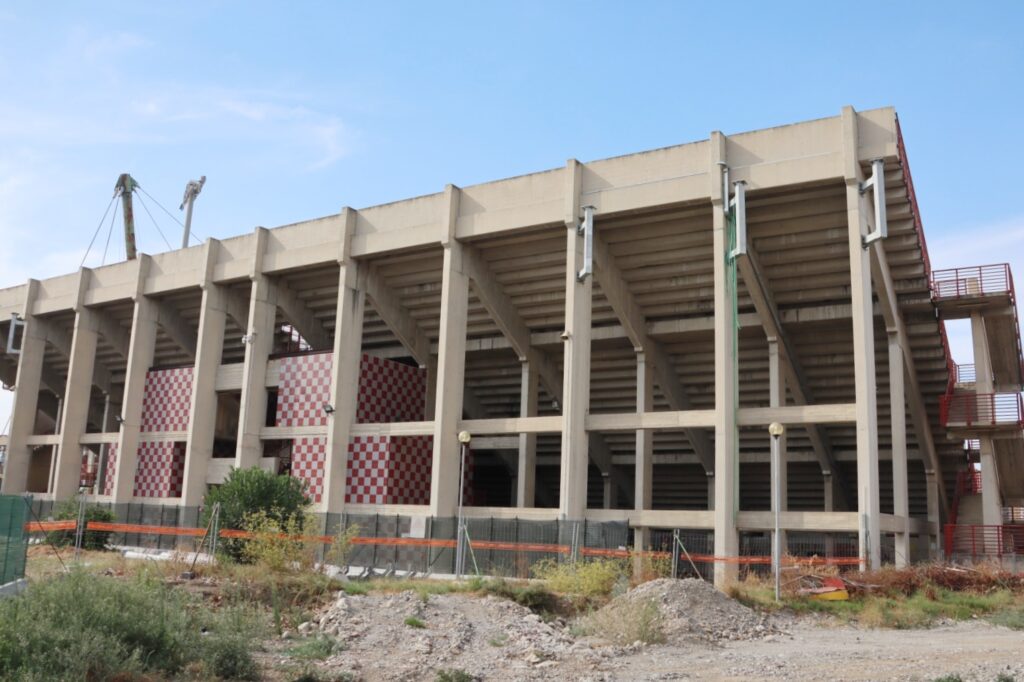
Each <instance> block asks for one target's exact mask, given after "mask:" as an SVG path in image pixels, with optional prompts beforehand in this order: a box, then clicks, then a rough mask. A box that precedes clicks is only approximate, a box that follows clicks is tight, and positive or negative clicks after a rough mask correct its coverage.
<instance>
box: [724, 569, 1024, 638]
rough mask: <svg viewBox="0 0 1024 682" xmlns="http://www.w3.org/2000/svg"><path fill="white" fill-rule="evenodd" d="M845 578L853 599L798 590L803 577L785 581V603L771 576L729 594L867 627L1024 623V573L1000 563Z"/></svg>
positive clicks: (754, 579)
mask: <svg viewBox="0 0 1024 682" xmlns="http://www.w3.org/2000/svg"><path fill="white" fill-rule="evenodd" d="M829 574H831V575H835V574H836V571H835V570H834V569H833V570H828V571H826V570H817V569H816V570H815V575H817V576H819V577H821V576H824V575H829ZM793 575H794V574H793V573H792V572H790V576H793ZM797 577H799V576H797ZM843 577H844V578H845V579H846V582H847V587H848V590H849V592H850V596H851V598H850V600H849V601H821V600H815V599H811V598H809V597H807V596H803V595H800V594H799V593H798V591H797V590H798V588H799V587H800V585H801V584H802V581H800V580H798V579H794V578H793V577H790V578H789V579H788V580H786V581H785V582H784V585H785V589H784V590H783V595H782V601H781V603H776V602H775V598H774V589H773V582H772V581H771V578H770V577H764V578H762V577H757V576H751V577H748V578H747V579H746V580H743V581H739V582H737V583H735V584H733V585H731V586H730V588H729V590H728V593H729V595H730V596H732V597H734V598H736V599H738V600H739V601H741V602H743V603H744V604H747V605H748V606H751V607H754V608H758V609H761V610H768V611H772V610H777V609H782V608H785V609H789V610H791V611H793V612H796V613H824V614H828V615H831V616H834V617H836V618H838V619H840V620H842V621H846V622H855V623H858V624H860V625H863V626H865V627H876V628H912V627H927V626H929V625H931V624H934V623H935V622H936V621H939V620H942V619H951V620H966V619H971V618H986V619H989V620H992V621H993V622H996V623H997V624H1005V625H1007V626H1009V627H1013V624H1015V623H1017V622H1018V620H1019V621H1020V622H1021V624H1022V625H1024V616H1022V615H1021V614H1024V577H1022V576H1015V575H1013V574H1010V573H1007V572H1005V571H1002V570H1000V569H998V568H995V567H985V566H982V567H976V568H972V569H965V568H960V567H951V566H945V565H942V564H922V565H919V566H913V567H910V568H905V569H896V568H892V567H886V568H883V569H880V570H877V571H870V572H866V573H853V572H851V573H847V574H845V575H844V576H843Z"/></svg>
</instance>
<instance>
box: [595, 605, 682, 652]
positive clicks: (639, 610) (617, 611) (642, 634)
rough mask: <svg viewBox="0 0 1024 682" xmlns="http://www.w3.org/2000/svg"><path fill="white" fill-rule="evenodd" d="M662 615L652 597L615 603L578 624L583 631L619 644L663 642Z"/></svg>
mask: <svg viewBox="0 0 1024 682" xmlns="http://www.w3.org/2000/svg"><path fill="white" fill-rule="evenodd" d="M664 621H665V619H664V616H663V615H662V613H661V609H660V608H658V604H657V602H655V601H654V600H653V599H636V600H627V601H623V602H617V603H614V605H613V606H606V607H605V608H603V609H600V610H598V611H594V612H593V613H591V614H590V615H589V616H586V617H585V618H584V619H583V622H582V623H581V625H582V629H583V631H584V632H585V634H592V635H596V636H598V637H601V638H602V639H606V640H608V641H609V642H613V643H615V644H619V645H626V644H632V643H633V642H643V643H645V644H657V643H659V642H664V641H665V633H664V631H663V630H662V628H663V625H664Z"/></svg>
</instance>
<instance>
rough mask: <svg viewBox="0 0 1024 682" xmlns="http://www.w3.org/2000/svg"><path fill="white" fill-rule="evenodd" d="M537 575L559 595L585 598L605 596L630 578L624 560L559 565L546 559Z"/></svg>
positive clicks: (536, 571) (536, 566) (537, 570)
mask: <svg viewBox="0 0 1024 682" xmlns="http://www.w3.org/2000/svg"><path fill="white" fill-rule="evenodd" d="M533 574H534V575H535V576H536V577H537V578H540V579H541V580H543V581H544V582H546V583H547V584H548V587H550V588H551V589H552V590H554V591H555V592H562V593H564V594H573V595H579V596H582V597H603V596H607V595H609V594H610V593H611V591H612V588H614V587H615V584H616V583H617V582H619V581H620V580H621V579H622V578H623V577H626V576H628V575H629V565H628V562H627V561H624V560H622V559H597V560H594V561H577V562H575V563H558V562H556V561H553V560H551V559H544V560H543V561H539V562H537V563H536V564H534V566H533Z"/></svg>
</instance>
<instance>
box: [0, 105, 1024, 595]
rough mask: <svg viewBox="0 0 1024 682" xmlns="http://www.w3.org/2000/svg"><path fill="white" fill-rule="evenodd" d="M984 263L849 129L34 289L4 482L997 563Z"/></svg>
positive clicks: (201, 251) (53, 493)
mask: <svg viewBox="0 0 1024 682" xmlns="http://www.w3.org/2000/svg"><path fill="white" fill-rule="evenodd" d="M130 190H131V188H130V187H129V188H128V189H127V190H126V191H128V192H129V193H130ZM964 265H965V266H970V267H964V268H962V269H957V270H951V271H936V270H933V269H932V268H931V266H930V264H929V260H928V250H927V247H926V244H925V235H924V232H923V229H922V224H921V219H920V212H919V210H918V206H917V202H916V200H915V195H914V185H913V182H912V180H911V174H910V166H909V164H908V160H907V154H906V150H905V148H904V144H903V139H902V136H901V133H900V127H899V122H898V120H897V118H896V113H895V111H894V110H893V109H891V108H884V109H875V110H871V111H864V112H856V111H854V110H853V109H852V108H849V107H847V108H845V109H843V111H842V112H841V113H840V115H838V116H835V117H831V118H825V119H820V120H815V121H808V122H804V123H797V124H793V125H788V126H783V127H778V128H771V129H766V130H759V131H754V132H748V133H742V134H737V135H723V134H721V133H718V132H715V133H712V134H711V135H710V137H709V138H708V139H706V140H701V141H698V142H693V143H690V144H683V145H679V146H672V147H665V148H663V149H657V150H653V151H647V152H641V153H637V154H631V155H627V156H622V157H617V158H611V159H605V160H600V161H592V162H587V163H582V162H579V161H576V160H570V161H569V162H568V163H567V164H566V165H565V166H564V167H560V168H555V169H552V170H547V171H543V172H539V173H534V174H530V175H524V176H520V177H514V178H508V179H505V180H498V181H495V182H488V183H484V184H480V185H474V186H470V187H462V188H460V187H455V186H452V185H448V186H447V187H445V188H444V189H443V190H442V191H439V192H437V193H436V194H431V195H427V196H420V197H415V198H412V199H406V200H403V201H397V202H395V203H391V204H385V205H381V206H372V207H369V208H364V209H359V210H356V209H352V208H349V207H344V208H342V209H341V210H340V211H339V213H337V214H335V215H330V216H326V217H322V218H317V219H313V220H309V221H305V222H301V223H297V224H293V225H286V226H282V227H277V228H274V229H265V228H262V227H259V228H256V229H255V231H254V232H252V233H250V234H246V235H242V236H238V237H233V238H230V239H224V240H214V239H210V240H207V241H206V242H205V243H204V244H203V245H201V246H195V247H192V248H183V249H181V250H177V251H170V252H167V253H162V254H158V255H152V256H148V255H139V256H138V257H137V258H134V259H130V260H127V261H125V262H120V263H116V264H113V265H108V266H104V267H99V268H92V269H90V268H83V269H81V270H79V271H78V272H76V273H72V274H69V275H65V276H62V277H54V278H50V279H45V280H30V281H29V282H28V283H26V284H22V285H19V286H15V287H11V288H8V289H3V290H0V319H2V320H3V323H2V325H3V328H2V329H0V331H2V333H3V336H4V338H6V339H7V344H6V353H5V354H3V355H2V356H0V371H2V378H3V380H4V382H5V383H6V384H8V385H10V386H13V387H14V396H15V399H14V411H13V416H12V420H11V427H10V434H9V436H8V439H7V441H6V443H5V445H6V449H7V457H6V469H5V471H4V477H3V491H4V492H6V493H21V492H26V491H27V492H31V493H32V494H33V495H34V496H35V497H37V498H40V499H44V500H46V499H49V500H63V499H66V498H69V497H71V496H72V495H74V494H75V493H76V492H78V491H79V489H80V487H82V486H84V487H85V488H86V489H87V492H89V493H90V494H91V495H94V496H95V498H96V499H97V500H98V501H101V502H110V503H115V504H120V503H145V504H151V505H162V506H164V507H166V506H177V507H179V508H195V507H198V506H199V505H200V504H201V502H202V500H203V496H204V494H205V492H206V490H207V488H208V486H210V485H216V484H218V483H219V482H221V481H222V480H223V479H224V477H225V476H226V475H227V473H228V471H229V469H230V468H231V467H257V466H258V467H264V468H267V469H270V470H274V471H279V472H289V473H290V474H291V475H292V476H296V477H299V478H301V479H302V480H303V481H305V483H306V484H307V491H308V494H309V496H310V497H311V498H312V500H313V501H314V503H315V508H316V509H317V510H318V511H320V512H326V513H338V512H346V513H361V514H389V515H392V516H400V517H402V518H409V519H412V520H413V522H412V523H411V524H410V525H409V529H410V530H409V531H408V532H409V533H411V534H413V535H415V534H416V533H417V530H416V529H417V528H422V524H421V523H418V522H417V520H419V519H423V518H428V519H429V518H435V519H436V518H451V517H453V516H455V515H456V513H457V509H458V507H459V506H460V503H463V504H465V505H466V506H465V511H464V513H465V515H466V516H467V517H469V518H471V519H481V518H486V519H492V520H503V519H506V520H507V519H520V520H530V521H557V520H561V521H578V520H587V521H588V522H618V523H620V524H621V523H628V526H629V528H630V529H631V533H630V538H631V540H630V542H633V543H635V544H636V545H638V546H643V545H649V543H650V538H651V534H652V533H657V532H659V531H662V530H664V529H687V530H688V531H689V532H699V533H704V534H705V535H706V536H707V537H708V538H713V540H711V541H710V545H709V551H713V555H714V556H713V559H712V561H713V563H714V566H715V569H714V573H715V578H716V581H717V582H719V584H721V581H722V580H725V579H727V578H728V577H729V576H730V574H731V572H732V571H734V570H735V567H736V565H737V561H736V560H735V558H736V557H738V556H740V555H741V554H744V553H749V552H748V551H747V550H746V549H745V547H744V542H745V541H746V539H747V538H750V537H763V536H764V533H765V532H767V531H770V529H771V528H772V527H773V522H774V514H773V513H772V512H773V511H774V510H773V505H775V504H777V505H778V507H779V509H780V510H781V514H780V523H781V528H782V529H783V531H785V532H786V533H789V534H790V536H791V538H798V537H800V536H801V534H804V535H807V534H816V535H818V536H821V537H831V538H840V539H841V538H847V539H848V542H849V545H850V547H851V556H853V557H857V558H859V559H860V561H861V562H862V563H863V564H865V565H870V566H876V565H878V564H879V563H880V562H881V561H883V560H887V561H894V562H896V563H904V562H906V561H909V560H912V559H918V558H925V557H928V556H934V555H935V553H936V552H940V551H942V550H943V549H944V547H947V544H948V543H947V542H946V540H947V539H946V538H943V537H942V535H941V531H942V528H943V524H956V525H950V526H948V528H951V529H952V530H950V531H949V540H950V541H951V542H954V543H955V542H958V541H959V540H958V539H957V538H959V537H960V536H958V535H957V533H960V532H961V531H959V530H958V529H959V528H965V529H969V532H970V533H971V538H972V542H973V543H974V544H975V546H976V547H977V546H978V543H980V546H981V547H982V548H983V549H986V550H987V551H991V552H999V553H1001V552H1006V551H1008V549H1007V547H1006V545H1005V543H1006V542H1007V537H1009V538H1010V540H1012V539H1013V537H1018V538H1019V537H1021V536H1020V535H1019V534H1013V533H1012V532H1010V530H1007V529H1012V527H1011V526H1010V525H1009V524H1010V523H1012V521H1013V520H1014V519H1013V518H1012V516H1013V512H1012V508H1014V507H1018V506H1022V505H1024V436H1022V429H1024V416H1022V412H1024V408H1022V404H1021V393H1020V391H1021V389H1022V383H1024V376H1022V374H1024V363H1022V356H1021V344H1020V338H1019V332H1018V329H1019V325H1018V321H1017V312H1016V303H1015V300H1014V289H1013V283H1012V279H1011V275H1010V272H1009V268H1008V267H1007V266H1004V265H999V266H984V267H974V266H975V265H976V264H971V263H967V264H964ZM955 318H969V319H970V321H971V327H972V330H973V339H974V355H975V364H974V366H973V367H965V366H959V367H958V366H957V365H956V364H955V363H954V359H953V358H952V357H951V354H950V351H949V347H948V344H947V342H946V335H945V327H944V320H947V319H955ZM773 422H778V423H781V424H783V425H785V426H786V431H785V434H784V435H782V436H781V437H780V438H779V440H778V441H777V444H778V446H779V447H778V451H779V457H780V460H781V468H780V471H779V475H778V484H777V486H776V489H777V491H778V493H779V494H778V496H777V499H778V502H774V501H773V500H774V499H775V497H774V496H773V495H772V480H773V477H772V476H771V475H770V467H769V459H770V457H769V454H770V450H771V440H772V437H771V436H769V433H768V426H769V424H771V423H773ZM460 432H468V434H469V435H470V436H471V438H472V440H471V442H470V445H469V448H468V450H469V453H468V455H467V462H466V467H465V468H466V470H465V472H464V473H463V474H462V475H461V477H460V467H461V463H462V462H461V459H462V457H461V455H462V448H461V444H460V440H459V435H460ZM1005 514H1009V515H1010V518H1008V519H1004V515H1005ZM958 516H959V518H958ZM978 528H981V529H982V531H980V532H979V531H977V530H976V529H978ZM987 528H991V529H994V530H992V531H986V530H984V529H987ZM979 533H980V534H979ZM1007 534H1008V535H1007ZM1022 539H1024V538H1022Z"/></svg>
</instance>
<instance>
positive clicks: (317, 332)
mask: <svg viewBox="0 0 1024 682" xmlns="http://www.w3.org/2000/svg"><path fill="white" fill-rule="evenodd" d="M274 290H275V294H276V303H277V307H278V309H280V311H281V314H282V315H283V316H284V318H285V319H286V320H288V322H289V323H290V324H291V325H292V326H293V327H295V328H296V329H297V330H298V331H299V334H301V335H302V338H304V339H305V340H306V342H307V343H309V345H310V346H312V347H313V348H314V349H316V350H323V349H326V348H330V347H331V335H330V333H329V332H328V331H327V328H326V327H324V324H323V322H321V321H320V320H318V319H317V318H316V316H314V315H313V312H312V311H311V310H310V309H309V307H308V306H307V305H306V304H305V303H303V302H302V299H300V298H299V297H298V295H297V294H296V293H295V292H294V291H292V290H291V288H290V287H289V286H288V285H287V284H286V283H285V282H284V280H283V279H278V280H276V281H275V282H274Z"/></svg>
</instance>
